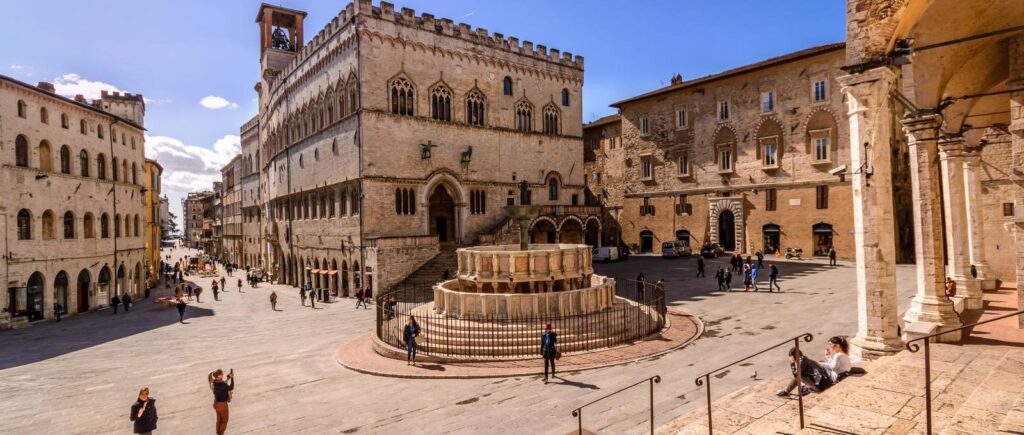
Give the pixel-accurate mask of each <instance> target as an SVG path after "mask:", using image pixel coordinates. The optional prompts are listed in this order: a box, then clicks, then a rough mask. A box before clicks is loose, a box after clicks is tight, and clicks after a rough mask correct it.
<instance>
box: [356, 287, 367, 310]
mask: <svg viewBox="0 0 1024 435" xmlns="http://www.w3.org/2000/svg"><path fill="white" fill-rule="evenodd" d="M360 304H362V305H364V306H365V305H366V303H365V302H363V289H359V291H357V292H356V309H358V308H359V305H360Z"/></svg>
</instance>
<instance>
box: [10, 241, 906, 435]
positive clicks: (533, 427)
mask: <svg viewBox="0 0 1024 435" xmlns="http://www.w3.org/2000/svg"><path fill="white" fill-rule="evenodd" d="M181 253H182V252H180V251H178V252H175V255H176V256H177V255H180V254H181ZM694 262H695V259H693V258H683V259H677V260H663V259H661V258H655V257H635V258H633V259H631V260H629V261H627V262H622V263H615V264H609V265H598V267H597V269H598V273H607V274H610V275H612V276H615V277H618V278H633V277H635V276H636V274H637V273H638V272H639V271H643V272H644V273H645V275H646V276H647V277H648V279H658V278H661V277H664V278H665V279H666V280H667V293H668V296H669V299H670V305H672V306H676V307H682V308H683V309H685V310H687V311H689V312H691V313H693V314H696V315H698V316H699V317H700V318H701V319H702V320H704V322H705V323H706V325H707V331H706V332H705V334H704V336H703V337H702V338H700V339H698V340H697V341H696V342H695V343H692V344H690V345H689V346H687V347H685V348H683V349H680V350H677V351H674V352H672V353H669V354H666V355H663V356H661V357H655V358H652V359H651V360H646V361H641V362H637V363H632V364H627V365H623V366H614V367H607V368H602V369H595V370H591V371H584V372H578V373H564V374H562V376H563V377H562V378H560V379H559V380H558V381H557V382H555V383H552V384H548V385H544V384H543V383H541V381H540V379H539V377H538V376H523V377H513V378H499V379H399V378H388V377H378V376H371V375H365V374H361V373H356V372H353V371H351V370H348V369H345V368H344V367H342V366H341V365H339V364H338V363H337V362H336V361H335V359H334V353H335V351H336V350H337V348H338V346H340V345H341V344H342V343H344V342H346V341H348V340H352V339H354V338H356V337H358V336H360V335H364V334H367V333H369V332H370V331H371V330H372V328H373V321H374V310H363V309H360V310H355V309H353V307H354V305H355V302H354V300H351V299H345V300H342V301H340V302H338V303H332V304H323V305H317V309H315V310H314V309H311V308H309V307H308V306H306V307H302V306H300V305H299V300H298V294H297V293H298V292H297V291H296V290H294V289H292V288H288V287H284V286H274V285H268V284H264V285H261V286H260V288H258V289H245V293H239V292H238V291H237V290H236V289H235V287H234V285H233V284H231V282H232V281H234V279H237V275H236V277H235V278H234V279H232V278H229V281H228V282H229V285H228V287H229V289H230V291H229V292H227V293H224V294H222V296H221V301H219V302H213V298H212V294H210V292H209V291H208V290H207V291H206V292H205V294H203V302H202V303H199V304H192V305H190V306H189V308H188V311H187V313H186V316H187V317H186V324H183V325H182V324H178V323H177V313H176V311H175V310H173V309H157V308H151V307H150V302H149V300H141V301H138V303H137V304H136V306H135V308H134V309H132V310H131V312H129V313H128V314H121V313H119V314H117V315H113V314H112V312H111V310H109V309H107V310H101V311H98V312H91V313H87V314H83V315H78V316H71V317H68V318H65V319H64V320H63V321H62V322H60V323H55V322H43V323H39V324H35V325H33V326H31V327H29V328H26V329H20V330H14V331H6V332H3V333H0V348H2V349H4V352H2V353H0V397H3V399H2V400H0V415H3V418H0V433H5V434H19V433H30V432H33V431H34V430H35V429H36V428H40V427H47V428H49V430H48V431H47V432H49V433H82V434H87V433H89V434H91V433H130V431H131V425H130V423H129V421H128V415H127V414H128V409H129V407H130V405H131V403H132V402H133V400H134V396H135V393H136V392H137V391H138V388H139V387H140V386H142V385H146V386H149V387H150V389H151V390H152V394H153V396H154V397H155V398H156V399H157V408H158V410H159V413H160V417H161V418H160V421H159V428H160V429H159V432H161V433H172V434H184V433H207V432H210V431H212V428H213V424H214V414H213V410H212V408H211V403H212V399H211V393H210V391H209V389H208V387H207V385H206V374H207V373H209V372H210V371H212V370H214V369H217V368H223V369H225V370H227V369H230V368H234V369H235V373H236V375H237V378H238V382H237V390H236V393H235V395H234V399H233V401H232V404H231V421H230V424H229V427H228V432H229V433H236V434H237V433H385V432H386V433H565V432H567V431H569V430H571V429H573V428H574V425H575V420H574V419H573V418H572V417H571V411H572V409H573V408H574V407H576V406H579V405H581V404H584V403H586V402H588V401H590V400H593V399H596V398H598V397H600V396H602V395H604V394H607V393H609V392H611V391H614V390H616V389H618V388H619V387H621V386H624V385H627V384H629V383H632V382H634V381H636V380H639V379H642V378H644V377H647V376H650V375H655V374H659V375H661V376H662V379H663V381H662V382H661V384H658V385H657V386H656V391H655V407H656V411H657V412H656V415H655V418H656V420H657V424H658V425H661V424H664V423H666V422H668V421H669V420H670V419H672V418H675V417H678V416H680V415H682V414H684V413H685V412H686V411H687V410H689V409H692V407H693V406H695V405H696V406H699V405H702V404H703V400H704V396H703V393H702V390H700V389H698V387H697V386H696V385H694V383H693V378H694V377H695V376H696V375H698V374H700V373H701V372H702V371H704V370H709V369H713V368H716V367H717V366H719V365H722V364H724V363H728V362H730V361H732V360H734V359H736V358H739V357H741V356H743V355H745V354H747V353H749V352H751V351H753V350H757V349H759V348H760V347H762V346H764V345H765V344H767V343H768V342H773V341H775V340H780V339H784V338H786V337H788V336H793V335H796V334H798V333H801V332H804V331H810V332H813V333H814V334H815V338H816V339H815V341H814V342H813V343H811V344H810V346H811V348H813V349H815V350H817V349H818V348H820V347H822V346H824V338H826V337H827V336H829V335H832V334H853V333H854V332H855V328H856V305H855V304H856V297H855V294H854V292H853V286H854V284H853V279H854V278H853V277H854V271H853V268H852V266H851V265H850V264H848V263H841V264H840V265H839V266H838V267H836V268H829V267H828V266H824V265H822V264H820V262H814V261H804V262H780V263H779V264H780V269H781V272H782V276H783V279H782V281H781V284H782V285H783V287H784V288H785V290H786V292H785V293H782V294H777V293H776V294H769V293H742V292H735V293H721V292H714V291H711V290H714V288H715V283H714V282H713V278H708V279H700V280H695V279H693V275H694V274H695V265H694ZM720 263H721V261H720V260H714V261H709V262H708V270H709V271H713V270H715V269H717V267H718V265H719V264H720ZM898 272H899V278H900V282H901V284H908V285H901V289H900V308H901V309H903V308H905V307H906V306H907V305H908V304H909V298H910V296H911V292H912V288H911V287H912V286H911V285H909V284H912V283H913V280H912V273H913V270H912V268H908V267H903V266H901V267H900V268H899V270H898ZM203 284H204V285H206V284H208V283H203ZM734 284H735V281H734ZM271 289H276V290H277V291H278V294H279V296H280V301H279V303H278V306H279V308H280V309H281V311H278V312H273V311H271V310H270V307H269V303H268V294H269V293H270V290H271ZM782 352H783V351H780V352H778V354H777V355H774V354H773V355H767V356H765V357H763V358H760V359H757V360H755V361H754V365H752V366H745V367H737V368H735V369H733V370H732V371H731V372H729V373H727V374H726V375H725V376H724V377H722V378H721V379H714V392H715V395H716V396H721V395H724V394H726V393H728V392H731V391H734V390H736V389H738V388H741V387H743V386H746V385H748V384H749V383H750V375H751V373H752V372H753V371H754V370H757V372H758V376H759V378H767V377H773V376H780V375H783V374H784V370H785V366H784V365H783V362H784V356H783V353H782ZM816 353H817V352H816ZM646 398H647V393H646V391H645V390H643V389H637V390H636V391H631V392H629V393H625V394H622V395H619V396H616V397H615V398H613V399H610V400H607V401H604V402H600V403H598V404H597V405H594V406H593V407H591V408H587V409H586V410H585V411H584V414H583V415H584V426H585V427H586V428H589V429H591V430H596V431H599V432H601V433H641V432H643V431H644V430H645V429H646V427H647V426H646V424H647V423H646V422H647V408H646Z"/></svg>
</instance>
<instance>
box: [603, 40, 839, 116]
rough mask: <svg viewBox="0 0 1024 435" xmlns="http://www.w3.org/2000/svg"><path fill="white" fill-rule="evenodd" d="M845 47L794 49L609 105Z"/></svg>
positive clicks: (837, 44) (837, 43) (673, 90)
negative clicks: (780, 54)
mask: <svg viewBox="0 0 1024 435" xmlns="http://www.w3.org/2000/svg"><path fill="white" fill-rule="evenodd" d="M845 48H846V42H845V41H844V42H834V43H831V44H825V45H819V46H816V47H811V48H805V49H803V50H800V51H794V52H792V53H788V54H784V55H782V56H777V57H772V58H768V59H765V60H762V61H759V62H754V63H751V64H747V65H744V66H741V67H737V68H733V69H729V70H725V71H722V72H720V73H717V74H711V75H708V76H704V77H700V78H697V79H693V80H689V81H685V82H682V83H679V84H675V85H669V86H665V87H663V88H660V89H655V90H653V91H650V92H647V93H643V94H640V95H637V96H635V97H632V98H627V99H625V100H621V101H616V102H614V103H612V104H609V106H610V107H614V108H617V109H620V108H622V105H623V104H626V103H632V102H635V101H639V100H643V99H647V98H651V97H656V96H658V95H663V94H667V93H671V92H675V91H678V90H682V89H686V88H689V87H693V86H697V85H702V84H706V83H709V82H713V81H716V80H722V79H726V78H730V77H734V76H738V75H741V74H746V73H750V72H754V71H758V70H762V69H765V68H770V67H773V66H776V65H781V64H784V63H787V62H793V61H797V60H801V59H806V58H809V57H814V56H819V55H822V54H825V53H829V52H832V51H836V50H842V49H845Z"/></svg>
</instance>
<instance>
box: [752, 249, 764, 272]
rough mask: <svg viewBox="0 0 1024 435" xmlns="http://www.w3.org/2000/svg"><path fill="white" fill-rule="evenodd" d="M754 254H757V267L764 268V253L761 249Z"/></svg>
mask: <svg viewBox="0 0 1024 435" xmlns="http://www.w3.org/2000/svg"><path fill="white" fill-rule="evenodd" d="M754 255H755V256H757V268H758V269H760V268H763V267H764V254H763V253H761V251H757V252H755V253H754Z"/></svg>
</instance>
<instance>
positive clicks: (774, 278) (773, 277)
mask: <svg viewBox="0 0 1024 435" xmlns="http://www.w3.org/2000/svg"><path fill="white" fill-rule="evenodd" d="M772 286H774V287H775V288H777V289H779V291H780V292H781V291H782V287H780V286H779V268H778V267H775V263H771V264H769V265H768V291H769V292H771V291H772Z"/></svg>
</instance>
